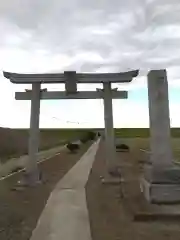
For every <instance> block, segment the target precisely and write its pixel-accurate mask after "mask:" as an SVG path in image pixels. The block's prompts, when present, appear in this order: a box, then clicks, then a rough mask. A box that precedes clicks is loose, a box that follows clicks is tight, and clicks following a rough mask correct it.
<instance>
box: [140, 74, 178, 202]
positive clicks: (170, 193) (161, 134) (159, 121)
mask: <svg viewBox="0 0 180 240" xmlns="http://www.w3.org/2000/svg"><path fill="white" fill-rule="evenodd" d="M148 98H149V119H150V149H151V155H150V160H151V165H146V166H145V169H144V170H145V172H144V176H143V178H142V181H141V187H142V189H143V192H144V195H145V197H146V199H147V200H148V201H149V202H151V203H175V202H180V168H179V167H178V166H176V165H175V164H173V154H172V146H171V129H170V117H169V97H168V81H167V74H166V70H152V71H150V72H149V74H148Z"/></svg>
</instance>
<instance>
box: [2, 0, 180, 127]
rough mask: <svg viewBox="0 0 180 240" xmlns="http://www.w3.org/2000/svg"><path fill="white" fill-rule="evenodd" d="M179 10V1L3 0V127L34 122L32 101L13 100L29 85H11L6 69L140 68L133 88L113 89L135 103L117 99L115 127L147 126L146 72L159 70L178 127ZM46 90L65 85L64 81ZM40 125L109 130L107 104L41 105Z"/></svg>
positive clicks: (174, 124)
mask: <svg viewBox="0 0 180 240" xmlns="http://www.w3.org/2000/svg"><path fill="white" fill-rule="evenodd" d="M179 12H180V1H179V0H126V1H123V0H113V1H109V0H91V1H88V0H61V1H60V0H51V1H49V0H6V1H0V36H1V38H0V70H1V73H0V100H1V101H0V112H1V116H0V126H3V127H28V126H29V117H30V116H29V115H30V102H28V101H27V102H26V101H24V102H23V101H15V100H14V93H15V91H23V90H24V88H28V87H30V86H25V85H23V86H20V85H13V84H11V83H10V82H8V80H7V79H4V78H3V76H2V71H3V70H6V71H13V72H24V73H27V72H28V73H29V72H33V73H34V72H37V73H39V72H63V71H64V70H76V71H77V72H120V71H127V70H129V69H140V70H141V71H140V76H139V77H138V78H136V79H134V81H133V82H132V83H131V84H129V85H123V86H121V85H116V84H115V85H114V86H115V87H119V89H127V90H129V99H128V100H116V101H114V102H113V108H114V124H115V127H148V125H149V121H148V101H147V100H148V99H147V88H146V74H147V71H148V70H149V69H160V68H167V71H168V81H169V91H170V92H169V95H170V112H171V125H172V126H180V115H179V114H178V113H179V110H180V94H179V91H180V81H179V78H180V68H179V65H180V14H179ZM43 87H48V89H53V90H58V89H61V90H62V89H63V88H64V86H61V85H57V84H56V85H52V86H49V85H46V86H43ZM95 88H96V86H94V85H93V86H89V85H81V86H79V89H82V90H87V89H90V90H93V89H95ZM139 113H141V114H139ZM178 115H179V116H178ZM132 119H133V121H132ZM40 126H41V127H79V126H80V127H91V126H92V127H101V126H102V127H103V102H102V101H101V100H97V101H93V100H82V101H79V100H76V101H71V100H67V101H62V100H59V101H53V100H51V101H42V102H41V119H40Z"/></svg>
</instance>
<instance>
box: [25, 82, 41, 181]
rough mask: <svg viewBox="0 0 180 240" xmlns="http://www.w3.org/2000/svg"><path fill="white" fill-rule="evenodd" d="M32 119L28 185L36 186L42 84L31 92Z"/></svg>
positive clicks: (33, 85) (36, 85)
mask: <svg viewBox="0 0 180 240" xmlns="http://www.w3.org/2000/svg"><path fill="white" fill-rule="evenodd" d="M31 94H32V96H31V118H30V130H29V146H28V155H29V156H28V157H29V161H28V162H27V167H26V172H27V174H28V184H30V185H34V184H36V183H37V182H38V181H39V171H38V166H37V160H38V158H37V157H38V148H39V115H40V95H41V84H40V83H33V84H32V92H31Z"/></svg>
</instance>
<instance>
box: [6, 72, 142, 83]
mask: <svg viewBox="0 0 180 240" xmlns="http://www.w3.org/2000/svg"><path fill="white" fill-rule="evenodd" d="M138 74H139V70H132V71H128V72H121V73H76V72H75V71H67V72H64V73H44V74H23V73H11V72H3V75H4V77H5V78H7V79H9V80H10V81H11V82H12V83H19V84H27V83H29V84H32V83H65V82H66V79H67V77H68V78H69V79H71V78H72V80H73V78H75V79H76V81H77V83H103V82H112V83H113V82H114V83H116V82H121V83H125V82H131V81H132V79H133V78H134V77H137V76H138Z"/></svg>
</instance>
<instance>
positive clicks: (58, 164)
mask: <svg viewBox="0 0 180 240" xmlns="http://www.w3.org/2000/svg"><path fill="white" fill-rule="evenodd" d="M90 145H91V143H88V144H85V145H84V146H83V147H82V148H81V150H80V151H79V152H78V153H77V154H69V153H68V152H67V150H64V151H62V153H61V154H60V155H58V156H55V157H52V158H51V159H49V160H47V161H45V162H43V163H41V164H40V165H39V167H40V169H41V170H42V172H43V179H44V181H43V183H42V184H40V185H38V186H37V187H34V188H27V189H25V190H23V191H20V192H19V191H18V192H17V191H13V190H12V188H13V187H14V186H15V184H16V182H17V181H18V180H19V179H20V178H21V173H20V174H16V175H14V176H13V177H10V178H8V179H6V180H3V181H0V240H29V238H30V236H31V233H32V231H33V229H34V228H35V226H36V223H37V220H38V218H39V216H40V214H41V212H42V210H43V208H44V207H45V204H46V202H47V199H48V197H49V195H50V193H51V191H52V190H53V188H54V186H55V184H56V183H57V182H58V181H59V180H60V179H61V178H62V177H63V176H64V175H65V174H66V173H67V172H68V170H70V169H71V168H72V167H73V165H74V164H75V163H76V162H77V161H78V160H79V158H80V157H81V156H82V155H83V153H85V151H86V150H87V149H88V148H89V146H90Z"/></svg>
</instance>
